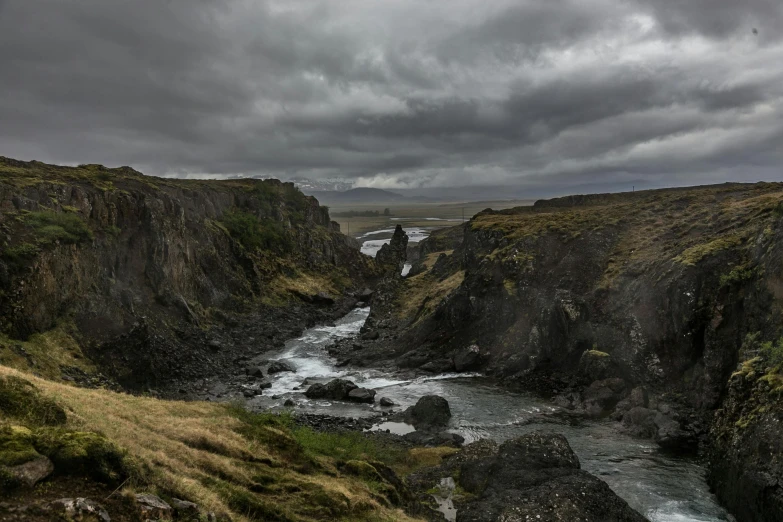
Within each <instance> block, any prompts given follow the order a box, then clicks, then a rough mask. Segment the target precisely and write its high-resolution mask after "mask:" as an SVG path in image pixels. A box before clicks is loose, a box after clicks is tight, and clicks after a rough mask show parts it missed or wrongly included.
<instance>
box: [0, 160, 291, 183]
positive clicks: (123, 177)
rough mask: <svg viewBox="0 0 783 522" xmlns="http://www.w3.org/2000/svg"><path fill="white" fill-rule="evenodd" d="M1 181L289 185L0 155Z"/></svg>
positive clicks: (257, 180) (247, 179)
mask: <svg viewBox="0 0 783 522" xmlns="http://www.w3.org/2000/svg"><path fill="white" fill-rule="evenodd" d="M0 181H2V182H5V183H8V184H10V185H13V186H15V187H20V188H21V187H27V186H32V185H38V184H40V183H54V184H58V183H83V184H88V185H92V186H95V187H97V188H99V189H103V190H112V189H115V188H125V186H137V187H147V188H151V189H160V188H163V187H174V188H183V189H185V188H187V189H199V188H204V187H209V186H211V187H223V188H226V189H245V190H251V189H253V188H256V187H258V186H259V185H264V184H274V185H287V186H289V185H290V186H291V187H293V184H292V183H283V182H281V181H279V180H276V179H269V180H259V179H252V178H240V179H228V180H220V179H214V180H195V179H181V178H162V177H156V176H150V175H147V174H142V173H141V172H139V171H137V170H135V169H133V168H131V167H127V166H124V167H117V168H111V167H105V166H103V165H97V164H85V165H79V166H76V167H69V166H62V165H51V164H48V163H43V162H40V161H20V160H15V159H12V158H6V157H5V156H0Z"/></svg>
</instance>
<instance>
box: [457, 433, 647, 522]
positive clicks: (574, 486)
mask: <svg viewBox="0 0 783 522" xmlns="http://www.w3.org/2000/svg"><path fill="white" fill-rule="evenodd" d="M467 448H470V446H468V447H467ZM467 448H466V449H467ZM450 460H451V459H450ZM455 460H456V462H459V461H460V460H461V459H459V456H458V457H457V459H455ZM458 465H459V473H458V477H459V478H458V480H459V485H460V486H461V487H462V488H463V489H464V490H465V491H467V492H469V493H471V494H472V495H473V498H472V500H471V501H469V502H467V503H466V504H465V506H464V507H461V509H460V510H459V512H458V514H457V521H458V522H496V521H501V520H503V521H511V520H519V521H525V520H535V521H537V522H538V521H540V522H556V521H557V522H560V521H563V520H580V521H583V522H646V520H647V519H645V518H644V517H643V516H642V515H640V514H639V513H637V512H635V511H634V510H633V509H631V508H630V506H628V504H627V503H626V502H625V501H624V500H623V499H621V498H620V497H618V496H617V495H616V494H615V493H614V492H613V491H612V490H611V489H609V486H607V485H606V483H604V482H603V481H601V480H599V479H597V478H596V477H594V476H592V475H590V474H589V473H587V472H585V471H582V470H581V469H580V464H579V459H578V458H577V456H576V454H574V452H573V450H572V449H571V447H570V446H569V444H568V441H567V440H566V439H565V437H563V436H562V435H559V434H548V433H547V434H544V433H531V434H528V435H524V436H522V437H519V438H516V439H512V440H510V441H507V442H505V443H504V444H503V445H501V446H500V448H499V450H498V451H497V453H495V454H493V455H491V456H489V457H479V458H468V459H466V460H463V461H462V462H461V463H459V464H458Z"/></svg>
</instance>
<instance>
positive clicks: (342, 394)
mask: <svg viewBox="0 0 783 522" xmlns="http://www.w3.org/2000/svg"><path fill="white" fill-rule="evenodd" d="M356 388H358V386H356V384H354V383H353V382H351V381H349V380H346V379H334V380H332V381H329V382H328V383H327V384H321V383H316V384H313V385H312V386H310V387H309V388H308V389H307V391H306V392H305V396H306V397H307V398H308V399H332V400H336V401H344V400H347V399H348V394H349V393H351V391H352V390H355V389H356Z"/></svg>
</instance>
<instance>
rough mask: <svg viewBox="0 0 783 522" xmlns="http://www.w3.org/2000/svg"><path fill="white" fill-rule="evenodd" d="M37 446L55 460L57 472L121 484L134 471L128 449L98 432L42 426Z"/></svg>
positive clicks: (37, 437)
mask: <svg viewBox="0 0 783 522" xmlns="http://www.w3.org/2000/svg"><path fill="white" fill-rule="evenodd" d="M35 448H36V449H37V450H38V451H39V452H40V453H42V454H43V455H46V456H47V457H49V458H50V459H51V460H52V462H53V463H54V467H55V471H56V472H57V473H58V474H63V475H80V476H88V477H91V478H92V479H94V480H97V481H99V482H104V483H107V484H119V483H120V482H122V481H123V480H125V479H126V478H127V477H128V476H129V474H130V473H131V466H130V464H129V462H128V461H127V459H126V456H125V452H124V451H122V450H121V449H120V448H118V447H117V446H116V445H115V444H114V443H112V442H111V441H109V440H108V439H106V437H104V436H103V435H99V434H97V433H90V432H78V431H67V430H63V429H41V430H38V432H36V434H35Z"/></svg>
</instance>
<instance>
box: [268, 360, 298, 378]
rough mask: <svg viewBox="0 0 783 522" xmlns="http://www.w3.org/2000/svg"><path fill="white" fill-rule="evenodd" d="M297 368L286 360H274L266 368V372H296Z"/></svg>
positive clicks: (270, 373)
mask: <svg viewBox="0 0 783 522" xmlns="http://www.w3.org/2000/svg"><path fill="white" fill-rule="evenodd" d="M295 371H296V368H294V367H293V366H291V364H290V363H287V362H285V361H272V363H271V364H270V365H269V368H267V369H266V372H267V373H268V374H269V375H272V374H275V373H282V372H295Z"/></svg>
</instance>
